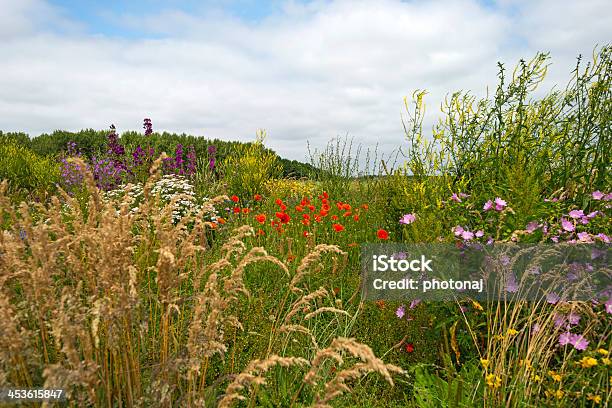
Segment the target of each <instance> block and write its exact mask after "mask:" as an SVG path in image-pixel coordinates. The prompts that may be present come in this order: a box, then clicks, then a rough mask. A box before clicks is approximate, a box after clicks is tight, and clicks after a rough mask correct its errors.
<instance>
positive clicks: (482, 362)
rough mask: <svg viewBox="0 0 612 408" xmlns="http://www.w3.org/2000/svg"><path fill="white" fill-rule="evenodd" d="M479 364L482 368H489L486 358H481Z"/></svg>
mask: <svg viewBox="0 0 612 408" xmlns="http://www.w3.org/2000/svg"><path fill="white" fill-rule="evenodd" d="M480 364H482V366H483V367H484V368H487V367H488V366H489V360H487V359H486V358H481V359H480Z"/></svg>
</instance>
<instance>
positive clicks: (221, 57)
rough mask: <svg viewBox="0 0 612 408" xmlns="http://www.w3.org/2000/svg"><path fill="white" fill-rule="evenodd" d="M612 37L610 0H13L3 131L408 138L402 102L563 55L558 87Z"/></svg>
mask: <svg viewBox="0 0 612 408" xmlns="http://www.w3.org/2000/svg"><path fill="white" fill-rule="evenodd" d="M610 40H612V7H611V6H610V3H609V0H581V1H557V0H543V1H529V0H499V1H484V0H434V1H416V0H413V1H398V0H380V1H363V2H362V1H357V0H354V1H308V2H304V1H270V2H263V1H254V0H219V1H206V0H200V1H197V0H186V1H179V0H169V1H161V0H151V1H144V0H136V1H134V0H130V1H128V0H106V1H104V2H101V1H100V2H97V1H90V0H80V1H69V0H0V58H1V60H2V61H1V62H0V129H2V130H4V131H16V130H21V131H26V132H28V133H29V134H30V135H31V136H35V135H38V134H40V133H42V132H50V131H53V130H55V129H67V130H78V129H81V128H90V127H92V128H96V129H105V128H107V127H108V126H109V125H110V124H111V123H114V124H115V125H116V126H117V128H118V129H119V130H120V131H124V130H130V129H131V130H139V129H141V126H142V119H143V118H145V117H150V118H152V120H153V124H154V128H155V130H159V131H161V130H167V131H173V132H186V133H191V134H196V135H202V136H206V137H210V138H220V139H227V140H252V139H253V138H254V135H255V131H256V129H258V128H264V129H266V130H267V131H268V134H269V137H268V140H267V145H268V146H269V147H271V148H273V149H275V150H276V151H277V152H279V153H280V154H281V155H282V156H284V157H288V158H293V159H298V160H305V159H306V153H305V151H306V142H307V141H309V142H310V144H311V145H314V146H323V145H324V144H325V143H326V142H327V141H328V140H329V139H331V138H333V137H336V136H339V135H340V136H343V135H346V134H348V135H350V136H352V137H354V138H355V140H356V141H358V142H362V143H363V144H365V145H366V146H374V145H375V144H377V143H378V144H379V146H380V149H381V150H383V151H390V150H392V149H393V148H394V147H397V146H400V145H402V144H404V143H405V140H404V136H403V133H402V125H401V116H400V115H401V114H402V112H403V110H402V107H403V105H402V99H403V97H404V96H407V95H411V94H412V92H413V91H414V90H415V89H427V90H428V91H429V95H428V97H427V99H426V102H427V106H428V116H427V125H428V126H430V124H431V123H433V121H434V120H435V119H436V115H437V114H438V108H439V103H440V101H441V99H442V98H443V97H444V95H445V94H446V93H448V92H452V91H455V90H459V89H463V90H472V91H473V92H474V93H476V94H479V95H482V94H484V92H485V91H486V87H487V86H489V87H493V86H494V85H495V80H496V72H497V67H496V62H497V61H501V62H504V63H506V64H507V65H508V66H509V67H511V66H514V64H515V63H516V62H517V61H518V59H520V58H530V57H532V56H533V55H534V54H535V53H536V52H537V51H538V50H542V51H550V53H551V57H552V60H551V62H552V64H553V65H552V66H551V67H550V69H549V75H548V78H547V82H546V86H548V87H550V86H553V84H558V85H559V86H560V87H564V86H565V84H566V82H567V80H568V79H569V75H570V71H571V70H572V68H573V66H574V65H575V58H576V56H577V55H578V54H584V55H586V56H590V55H591V53H592V50H593V47H594V46H595V45H596V44H600V45H601V44H605V43H606V42H610Z"/></svg>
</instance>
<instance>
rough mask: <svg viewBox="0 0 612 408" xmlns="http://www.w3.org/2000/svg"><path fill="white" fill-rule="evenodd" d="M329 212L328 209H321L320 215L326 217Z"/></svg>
mask: <svg viewBox="0 0 612 408" xmlns="http://www.w3.org/2000/svg"><path fill="white" fill-rule="evenodd" d="M327 213H328V212H327V210H321V211H319V215H320V216H321V217H325V216H326V215H327Z"/></svg>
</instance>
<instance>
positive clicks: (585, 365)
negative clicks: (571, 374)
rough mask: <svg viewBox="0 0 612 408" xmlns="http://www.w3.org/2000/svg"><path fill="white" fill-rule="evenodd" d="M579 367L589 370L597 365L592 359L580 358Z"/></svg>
mask: <svg viewBox="0 0 612 408" xmlns="http://www.w3.org/2000/svg"><path fill="white" fill-rule="evenodd" d="M580 365H581V366H582V368H591V367H594V366H596V365H597V360H595V359H594V358H593V357H582V360H580Z"/></svg>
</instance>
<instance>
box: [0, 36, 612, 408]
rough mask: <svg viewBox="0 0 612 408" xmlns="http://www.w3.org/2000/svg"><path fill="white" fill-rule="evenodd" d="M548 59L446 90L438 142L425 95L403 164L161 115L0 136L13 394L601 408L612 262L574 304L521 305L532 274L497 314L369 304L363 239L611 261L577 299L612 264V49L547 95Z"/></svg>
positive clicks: (611, 352)
mask: <svg viewBox="0 0 612 408" xmlns="http://www.w3.org/2000/svg"><path fill="white" fill-rule="evenodd" d="M547 64H548V56H547V54H538V55H536V56H535V57H534V58H533V59H531V60H530V61H521V62H519V63H518V65H517V66H516V67H515V69H514V71H512V72H511V73H510V72H508V71H507V70H506V68H505V67H503V66H500V70H499V82H498V84H497V87H495V88H494V91H493V92H490V93H489V94H488V95H487V96H485V97H483V98H477V97H475V96H474V95H473V94H471V93H468V92H457V93H452V94H449V96H448V98H447V99H446V102H445V104H444V105H443V106H442V110H441V112H440V113H438V114H437V115H438V117H439V121H437V122H436V124H435V125H434V126H433V129H424V128H423V125H422V123H423V117H424V113H425V104H426V100H427V96H426V92H425V91H416V92H415V93H414V94H413V95H412V97H407V98H406V99H405V100H404V109H405V112H404V115H403V123H400V125H402V124H403V131H404V133H403V134H400V135H399V136H398V146H400V148H399V149H398V150H397V151H396V152H395V154H394V155H393V156H391V157H381V156H379V155H378V154H377V153H376V152H373V151H370V152H365V151H362V149H361V147H360V146H358V145H357V144H355V143H353V142H352V140H351V139H350V138H340V139H334V140H332V141H330V142H329V144H328V145H327V147H326V148H324V149H310V147H309V146H308V145H307V143H306V141H304V149H306V148H309V153H310V154H309V156H310V162H309V163H298V162H291V161H288V160H284V159H281V158H280V157H278V155H277V154H276V153H275V152H274V151H272V150H270V149H268V148H266V146H265V143H266V132H265V131H263V130H260V131H257V133H256V136H255V139H254V141H253V142H250V143H239V142H227V141H221V140H207V139H204V138H198V137H193V136H187V135H176V134H168V133H157V132H156V131H155V118H151V119H150V118H146V119H144V121H143V126H142V133H139V132H124V133H120V131H119V130H118V129H116V128H115V126H112V125H111V126H110V127H109V129H107V130H104V131H97V130H83V131H81V132H76V133H71V132H63V131H56V132H54V133H53V134H44V135H41V136H39V137H35V138H30V137H28V136H27V135H24V134H19V133H1V132H0V139H1V141H2V143H0V179H2V180H3V181H2V184H1V185H0V213H1V217H2V218H1V219H0V226H1V231H0V389H7V388H23V389H33V388H44V389H62V390H65V399H64V400H63V401H57V402H45V403H44V405H45V406H46V405H51V406H52V405H57V406H71V407H72V406H74V407H84V406H101V407H136V406H138V407H150V406H160V407H216V406H218V407H259V406H265V407H306V406H313V407H432V408H433V407H476V406H485V407H595V406H597V407H599V406H602V407H604V406H609V405H610V403H611V395H612V281H611V280H610V279H609V278H610V273H611V272H612V271H611V270H610V269H609V267H607V266H605V267H604V268H603V270H602V271H601V272H602V273H603V275H604V280H603V284H604V287H603V289H601V290H597V291H593V293H592V296H591V297H590V298H581V299H578V300H576V299H574V298H569V297H568V294H567V293H565V292H564V290H563V287H564V286H561V288H562V289H560V290H555V291H548V292H546V293H542V295H541V296H540V297H533V298H529V299H527V298H521V297H519V292H520V289H518V288H519V287H520V284H521V281H520V280H519V279H516V280H515V281H511V282H506V286H505V287H504V289H503V290H501V291H500V292H498V293H497V295H496V296H495V297H490V298H488V299H484V300H483V299H476V298H470V297H457V298H456V299H454V300H446V301H432V300H427V299H421V298H418V297H417V298H413V299H410V300H409V301H401V300H397V299H395V300H392V299H388V298H379V299H366V298H365V297H364V296H363V287H362V283H363V276H362V259H361V254H362V252H361V251H362V248H363V246H364V245H367V244H431V245H436V244H450V246H451V247H454V248H456V249H458V250H462V249H464V248H476V249H481V248H489V247H494V246H496V245H502V244H503V245H508V246H513V245H515V246H520V245H525V246H527V245H533V246H541V247H545V248H551V249H550V250H551V251H553V250H555V249H557V248H559V249H560V248H566V247H580V246H587V245H588V246H592V247H593V248H598V249H597V251H599V252H593V254H594V255H593V260H592V261H591V260H589V261H588V262H584V263H580V264H575V265H573V266H572V267H573V268H574V269H572V270H571V271H570V272H567V273H566V272H563V273H564V274H563V277H562V279H563V282H566V283H567V282H573V281H577V280H579V278H580V277H582V276H586V277H588V276H589V274H590V273H591V271H592V268H593V266H592V265H591V263H593V264H594V263H595V258H596V257H597V256H600V255H601V254H603V255H601V256H607V253H608V251H609V249H610V237H611V234H612V223H611V222H610V216H611V215H612V211H611V206H612V183H611V181H612V180H611V172H610V165H611V163H612V160H611V154H612V133H611V131H612V87H611V85H612V48H610V46H603V47H599V48H597V49H596V51H595V53H594V56H593V57H592V59H591V60H588V61H587V60H582V61H580V62H579V64H578V65H577V66H576V67H567V68H568V70H567V72H571V74H570V77H569V78H568V80H569V83H568V85H567V87H566V88H564V89H560V88H555V89H554V90H552V91H550V92H549V93H538V92H539V90H540V89H539V88H538V85H539V84H540V83H541V82H542V81H543V79H544V77H545V74H546V69H547ZM1 125H2V123H1V120H0V126H1ZM400 129H402V128H401V127H400ZM593 251H595V249H594V250H593ZM598 254H599V255H598ZM517 259H518V258H512V257H508V258H507V259H505V260H504V261H503V263H504V265H514V264H517V263H518V260H517ZM531 261H533V262H532V263H530V265H531V266H532V267H533V268H535V269H532V271H533V274H534V275H536V278H537V279H540V280H543V279H544V275H545V273H544V269H545V268H546V264H545V262H543V261H541V262H540V261H538V260H537V259H535V260H534V259H531ZM604 265H607V264H604ZM491 268H492V267H491ZM540 271H541V272H540ZM605 277H607V279H608V280H607V281H606V280H605ZM606 285H607V286H606ZM37 404H39V403H32V406H38V405H37Z"/></svg>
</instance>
